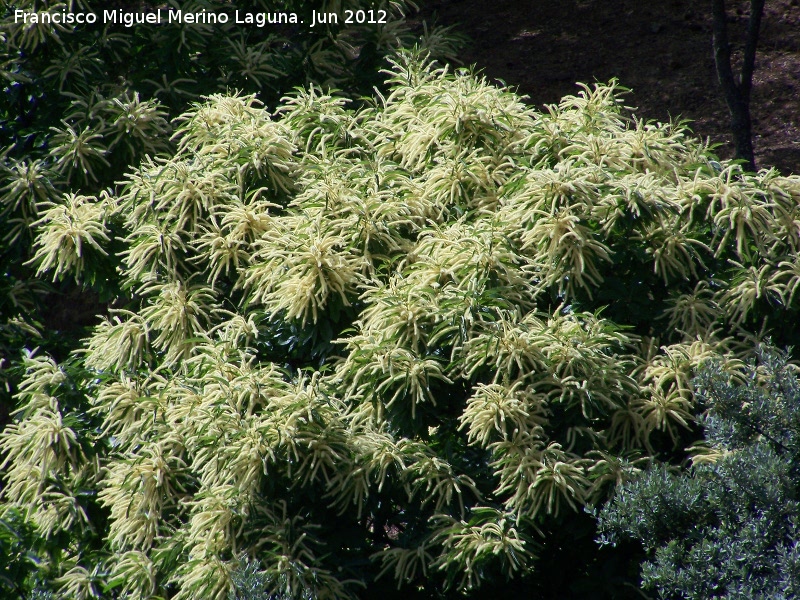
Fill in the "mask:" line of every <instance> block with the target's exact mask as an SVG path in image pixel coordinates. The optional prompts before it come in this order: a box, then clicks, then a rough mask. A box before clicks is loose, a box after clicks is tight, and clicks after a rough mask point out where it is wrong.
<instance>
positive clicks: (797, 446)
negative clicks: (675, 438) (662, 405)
mask: <svg viewBox="0 0 800 600" xmlns="http://www.w3.org/2000/svg"><path fill="white" fill-rule="evenodd" d="M695 384H696V387H697V391H698V395H699V397H700V398H701V399H702V400H703V401H704V402H706V403H707V405H708V408H709V413H708V416H707V418H706V421H705V433H706V440H707V443H708V444H709V447H710V448H711V449H712V453H711V454H708V455H705V460H698V459H696V460H695V464H694V466H692V467H691V469H689V470H687V471H681V470H676V469H672V468H668V467H665V466H661V467H654V468H652V469H650V470H649V471H646V472H645V473H643V474H641V475H640V476H639V477H636V478H634V479H633V480H632V481H630V482H628V483H625V484H624V485H622V486H621V487H620V488H619V489H618V490H617V493H616V495H615V497H614V499H613V501H611V502H610V503H609V504H608V505H606V507H605V508H604V509H603V510H602V511H601V512H600V515H599V517H600V519H599V524H600V531H601V532H602V534H603V535H602V537H601V542H602V543H606V544H608V543H611V544H616V543H618V542H620V541H622V540H626V539H633V540H637V541H639V542H640V543H641V544H642V546H643V547H644V549H645V551H646V552H647V556H648V559H647V560H646V561H645V562H644V563H643V565H642V580H643V583H644V586H645V588H649V589H656V590H658V593H659V596H660V597H662V598H687V599H698V600H700V599H706V598H726V599H731V600H732V599H741V600H744V599H752V598H794V597H797V595H798V593H800V502H798V498H800V477H798V466H800V387H799V386H798V380H797V377H796V375H795V370H794V367H793V366H792V365H789V364H788V363H787V357H786V355H784V354H781V353H780V352H777V351H775V350H774V349H771V348H762V349H760V351H759V365H758V367H755V366H753V367H751V368H750V370H749V372H748V373H747V380H746V382H745V383H736V382H733V381H732V380H731V378H730V376H729V375H727V374H726V373H725V372H724V371H722V370H721V369H720V367H719V366H718V365H713V364H712V365H709V366H707V367H706V368H705V369H704V370H703V371H702V373H701V374H700V375H699V376H698V378H697V380H696V382H695Z"/></svg>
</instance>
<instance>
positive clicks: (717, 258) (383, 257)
mask: <svg viewBox="0 0 800 600" xmlns="http://www.w3.org/2000/svg"><path fill="white" fill-rule="evenodd" d="M386 76H387V78H388V79H387V88H386V92H385V93H384V94H378V95H377V96H376V98H375V99H374V100H366V99H361V100H360V101H359V102H358V103H354V102H349V101H348V100H346V99H345V98H344V97H342V96H341V95H339V94H336V93H332V92H330V91H328V90H323V89H321V88H319V87H317V86H311V87H306V88H302V89H298V90H296V91H295V92H294V93H292V94H290V95H288V96H286V97H285V98H284V99H283V100H282V102H281V104H280V105H279V106H278V107H277V108H275V109H274V110H269V109H267V108H265V107H263V106H262V105H261V104H260V103H259V102H258V101H257V99H256V98H255V97H254V96H253V95H246V94H238V95H222V94H214V95H211V96H209V97H207V98H206V99H205V100H204V101H202V102H199V103H197V104H195V105H193V107H192V108H191V109H190V110H189V111H188V112H186V113H185V114H184V115H183V116H182V117H180V118H179V119H178V120H177V121H176V123H175V126H176V130H175V137H174V140H175V144H176V146H175V147H176V150H175V152H174V154H172V155H170V156H168V157H166V156H165V157H147V158H145V159H144V160H143V162H142V163H141V164H140V166H139V167H138V168H136V169H134V170H133V171H132V172H130V173H129V174H128V175H126V177H125V181H124V185H123V186H122V188H121V190H120V192H119V193H109V192H99V193H96V194H83V193H77V192H74V193H73V192H69V193H66V194H64V195H62V196H60V197H59V198H58V199H57V200H56V201H52V202H51V203H49V204H47V205H43V206H42V210H41V211H40V214H39V218H38V220H37V222H36V240H35V255H34V257H33V262H32V264H33V265H34V267H35V268H36V269H37V270H38V272H39V273H40V274H42V275H46V276H49V277H52V278H54V279H56V280H58V279H62V278H74V279H76V280H78V281H79V282H84V281H92V280H96V279H97V278H98V277H101V276H102V278H103V280H104V282H105V285H108V286H109V287H110V288H111V289H114V290H117V292H116V296H117V300H116V304H115V305H114V307H113V308H112V310H111V311H110V314H109V315H108V317H107V318H105V319H104V320H103V321H102V323H101V324H100V325H98V326H97V327H96V328H95V330H94V332H93V334H92V335H91V336H89V337H88V338H87V339H86V340H85V343H84V344H83V347H82V349H81V350H80V351H78V352H76V353H75V354H74V355H73V356H72V357H71V358H70V359H69V360H67V361H64V362H62V363H57V362H56V361H54V360H53V359H52V358H50V357H48V356H47V355H45V354H43V353H41V352H37V351H35V350H33V349H31V350H30V351H29V353H28V355H27V357H26V358H25V369H26V375H25V378H24V380H23V381H22V383H21V385H20V392H19V394H18V399H19V402H20V408H19V411H18V413H17V418H16V420H15V422H14V423H13V424H12V425H10V426H8V427H7V428H6V430H5V431H4V432H3V433H2V435H1V436H0V448H2V451H3V452H4V454H5V462H4V463H3V464H4V468H5V469H6V475H5V483H6V485H5V488H4V490H3V502H4V504H3V514H4V515H5V516H6V517H5V518H7V519H9V520H11V519H13V520H15V521H14V522H15V523H17V522H18V523H21V525H19V527H23V526H24V527H27V528H29V530H30V531H29V534H27V535H30V536H32V539H34V540H38V541H36V543H35V544H34V548H35V550H36V552H37V555H36V561H38V562H37V565H36V573H38V575H31V576H30V579H29V581H34V580H36V577H39V579H40V581H39V585H42V586H44V587H45V588H51V589H54V590H59V593H61V594H62V595H66V596H68V597H70V598H80V599H82V598H91V597H109V598H113V597H126V598H157V597H164V598H180V599H188V598H198V599H199V598H204V599H206V598H217V599H223V598H226V597H227V596H228V594H229V593H231V591H232V590H234V589H235V585H236V584H235V582H236V581H239V582H241V581H242V580H241V578H239V576H238V575H237V573H241V570H242V569H244V570H245V571H246V570H247V569H251V570H253V569H255V570H256V571H257V572H258V577H260V578H261V579H260V581H262V583H264V585H265V586H266V587H265V589H267V590H268V592H269V593H274V594H282V595H284V596H285V597H292V598H294V597H297V598H304V597H309V596H310V597H315V598H346V597H350V596H355V595H358V594H359V593H361V591H360V590H362V588H364V587H366V589H367V590H368V592H369V593H375V591H376V590H382V589H385V588H383V587H380V586H385V587H387V588H391V587H394V586H395V585H397V586H400V587H401V588H402V589H404V590H408V593H418V594H420V595H421V596H427V597H437V596H442V595H446V594H449V593H466V594H470V593H477V592H476V590H477V589H478V588H480V586H481V585H484V586H486V585H489V584H490V582H491V583H492V585H494V584H495V583H497V584H498V585H500V584H501V582H503V581H504V580H506V579H514V578H519V577H523V576H525V577H528V578H529V580H530V581H534V582H535V580H536V578H537V568H538V565H541V564H542V562H543V561H545V560H547V555H548V552H550V551H555V548H554V546H551V545H549V544H551V543H552V539H553V534H552V532H553V531H555V530H559V529H560V530H562V533H563V532H571V533H574V535H575V543H576V544H579V543H580V542H581V540H582V539H584V540H588V542H589V543H592V535H591V533H590V534H589V535H587V534H586V533H585V532H584V533H580V532H579V526H580V524H581V522H580V515H582V514H583V508H584V507H585V506H589V505H593V504H594V503H596V502H599V501H601V500H604V499H606V498H607V497H608V495H609V493H610V491H611V490H612V489H613V488H614V486H615V485H616V484H617V483H618V482H619V481H621V480H622V479H623V478H624V477H625V474H626V473H628V472H629V471H630V470H631V469H637V468H639V466H640V465H641V463H640V462H639V461H640V459H646V458H647V457H655V458H660V459H664V460H671V459H674V458H676V456H677V457H682V456H683V455H684V451H683V448H685V447H686V446H688V445H689V444H690V443H691V442H693V441H696V440H697V438H698V437H699V436H700V433H701V432H700V427H699V426H698V424H697V421H696V418H697V416H698V415H699V414H700V413H701V412H702V410H703V406H702V405H701V404H698V401H697V398H696V396H695V394H694V391H693V387H692V385H691V382H690V380H691V377H692V373H693V371H694V369H695V368H696V367H698V366H699V365H700V364H701V363H702V362H704V361H705V360H707V359H709V358H715V359H716V360H717V361H718V364H719V365H720V367H719V368H720V369H721V370H722V371H723V372H725V373H728V374H730V376H731V377H733V378H734V379H736V380H741V379H743V378H744V377H745V376H746V372H747V369H746V366H745V362H744V361H745V360H746V359H747V357H748V356H750V355H751V354H752V340H753V339H754V338H757V337H758V336H760V335H763V332H764V331H766V330H769V329H774V330H776V331H777V332H778V333H781V331H780V330H781V326H782V324H784V323H787V322H790V321H791V319H792V318H793V317H794V316H795V315H796V310H797V303H796V299H795V292H796V290H797V286H798V283H800V275H798V271H797V265H798V261H797V252H798V248H800V229H798V228H797V225H796V223H797V219H798V215H797V211H798V200H800V178H798V177H783V176H781V175H780V174H778V173H777V172H775V171H761V172H759V173H758V174H745V173H743V172H742V170H741V169H740V168H739V167H738V166H737V165H736V164H735V163H720V162H718V161H717V160H716V158H715V157H714V156H713V154H712V153H711V152H710V150H709V148H708V147H707V146H705V145H704V144H702V143H700V142H699V141H697V140H695V139H693V138H692V137H691V136H690V134H689V132H688V130H686V129H685V128H684V127H683V126H681V125H680V124H656V123H645V122H641V121H638V120H636V119H635V118H634V117H632V116H631V114H630V112H629V111H628V109H626V108H625V107H624V105H623V104H622V101H621V96H620V93H621V91H622V90H621V88H619V86H618V85H617V84H616V83H615V82H611V83H610V84H608V85H595V86H593V87H588V86H585V87H584V88H583V89H582V90H581V92H580V93H579V94H577V95H575V96H569V97H566V98H564V99H563V100H562V102H561V103H560V104H559V105H557V106H551V107H549V108H548V109H547V111H545V112H537V111H535V110H533V109H532V108H530V107H528V106H526V105H525V104H524V103H523V102H522V99H521V98H519V97H518V96H517V95H515V94H514V93H513V92H512V91H511V90H509V89H507V88H501V87H497V86H494V85H491V84H489V83H488V82H487V81H486V80H485V79H481V78H479V77H477V76H476V75H474V74H473V73H471V72H470V71H469V70H467V69H462V70H458V71H456V72H450V71H449V70H448V69H446V68H442V67H439V66H437V65H436V63H433V62H432V61H430V60H428V59H427V58H426V57H425V55H424V54H423V53H413V52H411V53H404V54H400V55H398V56H397V57H396V58H395V59H394V60H393V62H392V65H391V68H390V69H389V70H388V71H387V72H386ZM795 334H796V333H795V332H794V331H793V330H790V329H788V328H783V331H782V335H783V336H784V337H786V338H787V339H790V338H791V336H793V335H795ZM55 540H57V541H58V543H57V544H54V541H55ZM253 565H256V566H253ZM542 577H546V575H543V576H542ZM532 585H534V587H535V585H536V584H535V583H534V584H532ZM495 589H497V588H495Z"/></svg>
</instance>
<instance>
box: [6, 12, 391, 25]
mask: <svg viewBox="0 0 800 600" xmlns="http://www.w3.org/2000/svg"><path fill="white" fill-rule="evenodd" d="M344 13H345V14H344V16H343V17H342V18H341V22H343V23H386V19H387V13H386V11H385V10H357V11H352V10H346V11H344ZM101 16H102V19H98V15H97V14H95V13H93V12H67V11H61V12H57V11H49V12H44V11H42V12H31V11H25V10H15V11H14V22H15V23H25V24H31V25H38V24H43V25H49V24H53V25H84V24H92V23H97V22H100V23H103V24H108V23H112V24H120V25H124V26H126V27H133V26H135V25H142V24H151V25H158V24H160V23H185V24H211V25H214V24H217V23H219V24H223V25H224V24H226V23H237V24H242V25H255V26H257V27H264V26H266V25H275V24H281V23H287V24H291V23H303V20H301V19H300V18H299V17H298V16H297V13H293V12H257V13H251V12H240V11H238V10H236V11H234V14H233V18H231V15H230V14H228V13H227V12H222V11H221V12H207V11H205V10H204V11H201V12H187V11H183V10H179V9H171V8H168V9H161V8H159V9H156V10H155V11H153V12H147V13H145V12H127V11H124V10H119V9H117V10H104V11H103V14H102V15H101ZM339 22H340V16H339V15H338V14H337V13H332V12H317V11H313V12H312V13H311V23H310V26H311V27H314V26H315V25H318V24H336V23H339Z"/></svg>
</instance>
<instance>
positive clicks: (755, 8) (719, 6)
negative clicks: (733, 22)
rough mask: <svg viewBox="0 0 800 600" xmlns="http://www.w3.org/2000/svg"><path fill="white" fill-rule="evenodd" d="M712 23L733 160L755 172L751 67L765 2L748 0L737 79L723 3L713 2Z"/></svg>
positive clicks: (754, 56)
mask: <svg viewBox="0 0 800 600" xmlns="http://www.w3.org/2000/svg"><path fill="white" fill-rule="evenodd" d="M711 5H712V14H713V22H714V62H715V64H716V67H717V76H718V77H719V83H720V85H721V86H722V93H723V94H724V96H725V102H726V104H727V105H728V110H729V111H730V114H731V132H732V133H733V142H734V144H735V146H736V158H738V159H741V160H743V161H744V162H745V164H744V167H745V169H746V170H748V171H755V170H756V161H755V156H754V155H753V138H752V122H751V120H750V91H751V89H752V87H753V67H754V65H755V59H756V46H757V45H758V34H759V31H760V29H761V17H762V15H763V14H764V0H750V18H749V19H748V22H747V38H746V40H745V45H744V56H743V58H742V68H741V71H740V74H739V77H738V81H737V79H736V78H735V77H734V74H733V67H732V65H731V46H730V42H729V41H728V15H727V12H726V11H725V0H712V1H711Z"/></svg>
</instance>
